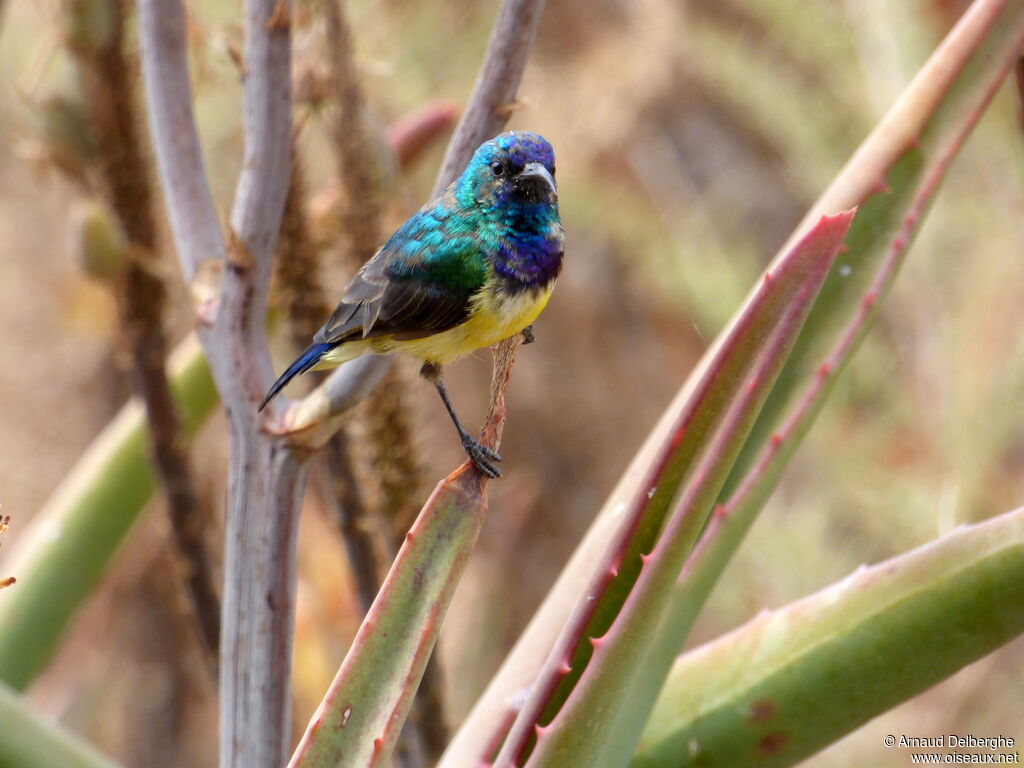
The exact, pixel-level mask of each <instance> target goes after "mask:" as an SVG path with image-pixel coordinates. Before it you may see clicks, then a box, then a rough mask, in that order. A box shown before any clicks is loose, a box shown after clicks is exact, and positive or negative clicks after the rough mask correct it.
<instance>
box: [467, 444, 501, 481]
mask: <svg viewBox="0 0 1024 768" xmlns="http://www.w3.org/2000/svg"><path fill="white" fill-rule="evenodd" d="M462 448H463V449H464V450H465V451H466V455H467V456H469V460H470V461H472V462H473V464H475V465H476V468H477V469H479V470H480V471H481V472H483V473H484V474H485V475H487V476H488V477H490V478H492V479H494V478H498V477H501V470H500V469H498V468H497V467H496V466H494V464H492V463H491V462H493V461H501V456H499V455H498V454H497V453H495V452H494V451H492V450H491V449H490V448H488V447H487V446H486V445H484V444H483V443H481V442H480V441H479V440H476V439H474V438H473V437H472V436H471V435H463V436H462Z"/></svg>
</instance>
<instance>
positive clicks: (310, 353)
mask: <svg viewBox="0 0 1024 768" xmlns="http://www.w3.org/2000/svg"><path fill="white" fill-rule="evenodd" d="M333 346H334V345H333V344H311V345H310V346H309V347H308V348H307V349H306V351H305V352H303V353H302V354H301V355H299V356H298V358H296V360H295V362H294V363H292V364H291V365H289V366H288V368H287V369H286V370H285V372H284V373H282V374H281V375H280V376H279V377H278V379H277V381H275V382H274V384H273V386H272V387H271V388H270V391H269V392H267V396H266V397H264V398H263V402H262V403H260V407H259V410H261V411H262V410H263V409H264V408H266V407H267V403H269V402H270V401H271V400H273V399H274V396H275V395H276V394H277V393H278V392H280V391H281V390H282V389H284V387H285V385H286V384H287V383H288V382H289V381H291V380H292V379H294V378H295V377H296V376H298V375H299V374H300V373H305V372H306V371H308V370H309V369H310V368H312V367H313V366H314V365H316V364H317V363H318V362H320V358H321V357H323V356H324V355H325V354H327V352H328V350H330V349H331V347H333Z"/></svg>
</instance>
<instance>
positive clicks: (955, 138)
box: [726, 0, 1024, 500]
mask: <svg viewBox="0 0 1024 768" xmlns="http://www.w3.org/2000/svg"><path fill="white" fill-rule="evenodd" d="M1022 47H1024V2H1022V0H976V2H975V3H974V4H973V5H972V6H971V8H970V9H969V10H968V11H967V13H965V14H964V16H963V18H962V19H961V20H960V22H959V23H958V24H957V25H956V27H955V28H954V29H953V30H952V31H951V32H950V33H949V35H948V36H947V37H946V39H945V40H944V41H943V42H942V44H941V45H940V46H939V47H938V48H937V49H936V50H935V52H934V53H933V54H932V56H931V57H930V58H929V60H928V61H927V62H926V63H925V65H924V66H923V67H922V68H921V70H920V72H919V73H918V74H917V76H916V77H915V78H914V80H913V81H912V82H911V83H910V85H908V86H907V88H906V90H905V91H904V92H903V94H902V95H901V97H900V98H899V100H898V101H897V102H896V104H895V105H894V106H893V107H892V108H891V109H890V110H889V112H888V113H887V114H886V116H885V117H884V118H883V119H882V120H881V122H880V123H879V124H878V126H877V127H876V128H875V130H874V131H872V133H871V135H870V136H868V138H867V139H865V141H864V143H863V144H862V145H861V146H860V148H859V149H858V150H857V152H856V153H855V154H854V155H853V157H852V158H851V159H850V161H849V162H848V163H847V165H846V166H845V167H844V168H843V170H842V171H841V172H840V173H839V175H838V176H837V177H836V179H835V181H833V183H832V184H831V185H830V186H829V188H828V189H827V190H826V191H825V192H824V194H823V195H822V196H821V198H820V199H819V200H818V202H817V203H816V204H815V205H814V207H813V208H812V209H811V211H810V212H809V213H808V215H807V217H806V218H805V220H804V222H803V223H802V224H801V225H800V226H799V227H797V230H796V232H797V233H799V232H801V231H802V230H803V229H804V228H805V227H806V226H807V224H808V223H809V222H813V221H816V220H817V218H818V217H819V216H821V214H822V213H824V212H827V211H835V210H842V209H845V208H850V207H853V206H856V207H857V208H858V214H857V219H856V221H855V222H854V223H853V225H852V226H851V228H850V233H849V235H848V236H847V238H846V245H847V248H848V250H847V251H846V252H845V253H844V254H843V256H842V258H840V259H837V261H836V264H835V266H834V267H833V269H832V273H831V274H830V275H829V277H828V279H827V280H826V281H825V285H824V286H823V287H822V291H821V300H820V301H819V302H818V304H817V305H816V306H815V308H814V310H813V312H812V313H811V316H810V317H809V318H808V320H807V327H806V329H805V331H804V333H803V334H802V335H801V337H800V339H799V341H798V342H797V344H796V346H795V347H794V348H793V352H792V354H791V355H790V359H789V361H787V363H786V366H785V368H784V369H783V371H782V373H781V374H780V376H779V381H778V384H777V385H776V387H775V389H774V390H773V391H772V394H771V396H770V397H769V399H768V401H767V402H766V403H765V406H764V408H763V409H762V412H761V415H760V416H759V418H758V421H757V424H756V425H755V427H754V430H753V432H752V435H751V439H750V440H749V441H748V443H747V446H746V447H745V448H744V452H743V454H742V455H741V457H740V460H739V461H738V462H737V467H736V469H735V470H734V472H733V474H732V476H731V477H730V479H729V482H728V483H727V485H726V488H727V490H728V492H730V493H731V492H732V491H735V490H736V489H737V488H739V487H740V485H741V484H742V483H743V482H744V479H745V477H746V475H747V474H748V473H749V471H750V470H751V469H752V468H753V470H754V471H757V472H760V474H761V475H762V477H763V478H764V481H763V483H762V487H761V489H759V490H758V491H757V493H756V494H755V495H756V498H758V499H761V500H763V499H764V498H766V497H767V495H768V493H770V491H771V489H772V488H773V487H774V481H775V480H777V478H778V473H779V471H780V470H781V468H782V467H783V466H784V465H785V464H786V463H787V461H788V459H789V457H790V456H791V455H792V453H793V451H794V450H795V449H796V447H797V446H798V444H799V442H800V439H801V438H802V437H803V435H804V434H805V433H806V431H807V428H808V427H809V426H810V424H811V423H812V422H813V420H814V417H815V416H816V415H817V412H818V410H819V409H820V406H821V404H822V403H823V401H824V399H825V397H826V395H827V394H828V392H829V391H831V388H832V383H833V382H834V380H835V374H837V373H839V372H840V371H841V370H842V368H843V367H844V366H845V364H846V363H847V362H848V360H849V359H850V357H851V356H852V354H853V352H854V351H855V349H856V347H857V345H858V344H859V342H860V341H861V340H862V339H863V337H864V335H865V334H866V333H867V331H868V329H869V328H870V325H871V322H872V320H873V319H874V316H875V314H876V312H877V308H878V304H879V302H880V300H881V299H882V298H883V297H884V296H885V294H886V293H887V292H888V290H889V288H890V287H891V285H892V283H893V281H894V279H895V277H896V274H897V272H898V270H899V268H900V266H901V264H902V262H903V260H904V257H905V256H906V253H907V251H908V249H909V248H910V245H911V244H912V242H913V239H914V237H915V235H916V234H917V232H918V230H919V229H920V227H921V223H922V222H923V220H924V217H925V215H926V214H927V212H928V208H929V206H930V204H931V203H932V201H933V199H934V197H935V193H936V192H937V190H938V188H939V186H940V185H941V182H942V179H943V177H944V176H945V172H946V170H947V169H948V167H949V165H950V163H951V162H952V160H953V158H954V157H955V156H956V154H957V152H958V151H959V149H960V147H961V146H962V144H963V142H964V141H965V140H966V138H967V136H968V135H969V134H970V132H971V130H972V129H973V128H974V125H975V124H976V123H977V121H978V119H979V118H980V117H981V115H982V113H983V112H984V110H985V108H986V107H987V106H988V104H989V102H990V101H991V99H992V97H993V96H994V95H995V93H996V91H997V89H998V88H999V86H1000V84H1001V83H1002V82H1003V80H1004V79H1005V77H1006V75H1007V74H1008V72H1010V71H1011V69H1012V67H1013V65H1014V63H1015V62H1016V61H1017V59H1018V57H1019V56H1020V51H1021V49H1022ZM823 369H824V370H825V371H826V373H827V375H826V376H819V375H818V373H819V371H821V370H823ZM780 430H781V431H784V432H785V437H786V440H785V441H784V442H783V444H781V445H774V444H773V440H772V436H773V434H775V433H777V432H779V431H780ZM768 454H771V456H770V457H769V456H768ZM766 460H768V461H770V464H771V466H769V467H760V468H759V467H758V464H759V463H762V462H764V461H766ZM751 498H752V499H753V498H754V495H752V496H751Z"/></svg>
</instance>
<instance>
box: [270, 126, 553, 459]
mask: <svg viewBox="0 0 1024 768" xmlns="http://www.w3.org/2000/svg"><path fill="white" fill-rule="evenodd" d="M564 246H565V232H564V230H563V227H562V222H561V219H560V217H559V213H558V187H557V184H556V182H555V156H554V150H553V148H552V146H551V144H550V143H549V142H548V141H547V140H546V139H544V138H543V137H542V136H540V135H538V134H536V133H531V132H529V131H509V132H507V133H502V134H500V135H498V136H496V137H495V138H493V139H491V140H489V141H486V142H484V143H483V144H481V145H480V147H479V148H477V150H476V151H475V152H474V154H473V157H472V159H471V160H470V161H469V163H468V165H467V166H466V168H465V169H464V170H463V172H462V174H461V175H460V176H459V177H458V178H457V179H456V180H455V181H454V182H452V183H451V184H450V185H449V186H448V187H447V188H446V189H445V190H444V191H443V192H442V193H441V194H440V195H439V196H438V197H437V198H435V199H434V200H431V201H430V202H428V203H427V204H426V205H424V206H423V207H422V208H420V210H419V211H417V212H416V213H415V214H413V215H412V216H411V217H410V218H409V219H407V220H406V222H405V223H404V224H402V226H400V227H399V228H398V229H397V230H396V231H395V232H394V234H392V235H391V237H390V238H388V240H387V241H386V242H385V243H384V245H383V246H382V247H381V248H380V249H379V250H378V251H377V252H376V253H375V254H374V255H373V256H372V257H371V258H370V259H369V260H368V261H367V262H366V263H365V264H364V265H363V266H362V268H360V269H359V271H358V272H357V273H356V275H355V276H354V277H353V278H352V280H351V282H349V284H348V285H347V287H346V288H345V290H344V292H343V294H342V297H341V301H340V302H339V303H338V306H337V308H336V309H335V310H334V312H333V313H332V314H331V316H330V317H329V318H328V320H327V322H326V323H324V325H323V326H322V327H321V328H320V330H319V331H317V333H316V335H315V336H314V337H313V341H312V343H311V344H310V345H309V347H307V349H306V350H305V351H304V352H303V353H302V354H301V355H299V356H298V357H297V358H296V359H295V361H294V362H293V363H292V364H291V365H289V366H288V367H287V368H286V369H285V370H284V372H283V373H282V374H281V376H280V377H279V378H278V379H277V381H275V382H274V383H273V385H272V386H271V387H270V389H269V390H268V391H267V394H266V397H265V398H264V399H263V402H262V403H261V404H260V407H259V409H260V410H261V411H262V410H263V408H264V407H266V405H267V403H269V402H270V401H271V400H272V399H273V398H274V396H275V395H277V394H278V392H280V391H281V389H282V388H283V387H284V386H285V385H286V384H287V383H288V382H289V381H291V380H292V379H293V378H294V377H296V376H298V375H299V374H302V373H305V372H306V371H309V370H314V369H325V368H331V367H334V366H337V365H340V364H341V363H344V362H347V361H349V360H353V359H355V358H357V357H359V356H360V355H363V354H367V353H370V354H392V353H398V354H406V355H409V356H412V357H414V358H416V359H418V360H420V361H421V362H422V367H421V369H420V373H421V374H422V376H423V378H424V379H426V380H427V381H429V382H430V383H432V384H433V385H434V387H435V388H436V389H437V392H438V394H439V395H440V397H441V401H442V402H443V403H444V407H445V409H446V410H447V412H448V415H449V417H450V418H451V420H452V423H453V424H454V425H455V429H456V431H457V432H458V435H459V440H460V442H461V443H462V447H463V449H464V450H465V452H466V455H467V456H468V457H469V459H470V460H471V461H472V462H473V464H474V465H475V466H476V467H477V468H478V469H479V470H480V471H481V472H483V473H484V474H485V475H487V476H488V477H491V478H496V477H500V476H501V472H500V471H499V470H498V468H497V467H496V466H495V464H494V463H495V462H498V461H501V456H499V455H498V454H497V453H495V452H494V451H492V450H491V449H490V448H488V447H487V446H485V445H483V444H482V443H481V442H480V441H479V440H477V439H476V438H474V437H473V436H472V435H470V434H469V432H468V431H467V430H466V429H465V428H464V427H463V426H462V423H461V422H460V421H459V417H458V416H457V415H456V412H455V408H454V406H453V405H452V402H451V399H450V398H449V396H448V391H447V389H446V387H445V383H444V377H443V369H444V366H445V365H447V364H449V363H452V362H454V361H456V360H458V359H459V358H461V357H464V356H466V355H468V354H470V353H472V352H474V351H475V350H478V349H482V348H483V347H487V346H490V345H492V344H496V343H497V342H499V341H502V340H503V339H507V338H510V337H512V336H515V335H516V334H523V337H524V341H526V342H527V343H528V342H530V341H533V338H534V336H533V327H532V323H533V322H534V320H536V318H537V316H538V315H539V314H540V313H541V311H542V310H543V309H544V307H545V306H546V305H547V303H548V299H549V298H550V296H551V292H552V289H553V288H554V285H555V281H556V280H557V278H558V275H559V273H560V271H561V269H562V258H563V255H564V250H565V247H564Z"/></svg>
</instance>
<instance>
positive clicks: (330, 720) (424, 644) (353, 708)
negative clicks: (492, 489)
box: [289, 465, 487, 768]
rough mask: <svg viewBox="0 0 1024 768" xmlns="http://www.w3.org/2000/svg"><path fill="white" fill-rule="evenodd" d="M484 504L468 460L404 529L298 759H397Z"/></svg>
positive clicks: (312, 766)
mask: <svg viewBox="0 0 1024 768" xmlns="http://www.w3.org/2000/svg"><path fill="white" fill-rule="evenodd" d="M486 512H487V502H486V494H485V486H484V480H483V479H482V476H481V475H480V473H479V472H477V471H475V470H473V469H470V468H469V466H468V465H464V466H463V467H462V468H461V469H459V470H457V471H456V472H455V473H453V474H452V475H451V476H449V477H448V478H446V479H445V480H442V481H441V483H440V484H438V486H437V488H436V489H435V490H434V493H433V494H432V495H431V497H430V498H429V499H428V500H427V503H426V505H425V506H424V507H423V510H422V511H421V512H420V514H419V517H417V519H416V522H415V523H414V524H413V527H412V529H411V530H410V531H409V533H408V534H407V535H406V539H405V543H404V544H403V546H402V549H401V551H400V552H399V553H398V557H397V558H396V559H395V562H394V564H393V565H392V566H391V571H390V572H389V573H388V576H387V579H386V580H385V581H384V585H383V586H382V587H381V589H380V592H379V593H378V594H377V598H376V600H374V603H373V605H372V606H371V607H370V610H369V612H368V613H367V615H366V618H365V619H364V620H363V623H362V626H360V628H359V632H358V633H357V634H356V637H355V639H354V640H353V641H352V647H351V648H350V649H349V652H348V655H347V656H346V657H345V661H344V662H343V663H342V665H341V668H340V669H339V670H338V674H337V676H336V677H335V679H334V682H333V683H331V687H330V689H329V690H328V692H327V695H326V696H325V697H324V699H323V701H322V702H321V704H320V707H319V708H318V709H317V711H316V714H315V715H314V716H313V719H312V720H311V721H310V724H309V727H308V728H307V729H306V733H305V735H304V736H303V737H302V741H301V742H300V743H299V746H298V748H297V749H296V751H295V754H294V755H293V756H292V759H291V762H290V763H289V766H290V768H320V767H321V766H324V767H326V766H339V765H346V766H356V765H358V766H365V767H366V768H372V767H374V766H384V765H389V759H390V755H391V750H392V748H393V747H394V744H395V739H397V737H398V732H399V730H400V729H401V727H402V724H403V723H404V722H405V717H406V715H407V714H408V711H409V705H410V704H411V703H412V698H413V695H414V694H415V692H416V688H417V686H418V685H419V682H420V678H421V677H422V676H423V668H424V667H425V666H426V663H427V659H428V658H429V657H430V653H431V651H432V650H433V648H434V643H435V642H436V641H437V635H438V632H439V630H440V628H441V622H442V621H443V619H444V615H445V612H446V611H447V609H448V603H449V602H450V601H451V597H452V594H453V593H454V592H455V587H456V585H457V584H458V581H459V577H460V576H461V575H462V572H463V570H464V569H465V566H466V561H467V560H468V559H469V554H470V552H471V551H472V549H473V545H474V544H475V543H476V539H477V536H478V535H479V533H480V528H481V526H482V525H483V521H484V516H485V515H486Z"/></svg>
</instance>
